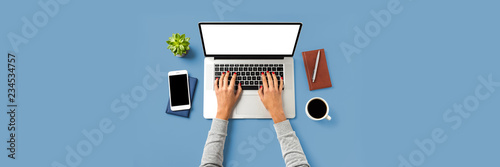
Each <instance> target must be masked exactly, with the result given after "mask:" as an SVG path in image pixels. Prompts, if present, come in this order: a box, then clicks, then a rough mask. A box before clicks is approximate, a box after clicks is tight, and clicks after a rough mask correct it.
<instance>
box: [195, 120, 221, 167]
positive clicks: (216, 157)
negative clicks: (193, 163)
mask: <svg viewBox="0 0 500 167" xmlns="http://www.w3.org/2000/svg"><path fill="white" fill-rule="evenodd" d="M227 124H228V121H227V120H222V119H218V118H214V119H213V120H212V127H211V129H210V131H209V132H208V137H207V142H206V143H205V148H204V149H203V156H202V158H201V165H200V167H207V166H210V167H222V162H223V160H224V143H225V141H226V136H227Z"/></svg>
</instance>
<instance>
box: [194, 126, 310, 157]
mask: <svg viewBox="0 0 500 167" xmlns="http://www.w3.org/2000/svg"><path fill="white" fill-rule="evenodd" d="M227 124H228V121H226V120H222V119H217V118H214V119H213V120H212V127H211V129H210V131H209V132H208V137H207V142H206V143H205V148H204V149H203V156H202V158H201V165H200V167H207V166H209V167H222V161H223V160H224V142H225V141H226V136H227ZM274 128H275V129H276V134H277V135H278V140H279V142H280V145H281V152H282V154H283V158H284V159H285V164H286V166H287V167H309V163H308V162H307V159H306V155H305V154H304V151H302V146H301V145H300V142H299V139H298V138H297V135H295V131H293V129H292V126H291V125H290V122H289V121H288V120H286V121H283V122H280V123H277V124H274Z"/></svg>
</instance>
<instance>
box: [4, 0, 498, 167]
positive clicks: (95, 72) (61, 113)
mask: <svg viewBox="0 0 500 167" xmlns="http://www.w3.org/2000/svg"><path fill="white" fill-rule="evenodd" d="M42 1H43V2H45V0H42ZM38 2H39V1H37V0H30V1H2V3H1V6H2V7H3V9H2V10H1V11H0V18H1V23H2V24H1V25H2V26H1V27H0V30H1V31H0V34H2V38H0V42H1V45H0V46H1V47H0V49H1V52H0V53H2V54H3V55H6V53H7V52H8V51H13V50H14V49H13V48H12V46H11V44H10V42H9V40H8V38H7V34H8V33H9V32H13V33H16V34H21V28H22V26H23V22H22V20H21V18H22V17H27V18H28V19H29V20H31V18H32V16H33V14H34V13H35V12H37V11H41V10H42V8H41V7H40V6H38ZM388 2H390V1H389V0H371V1H366V0H365V1H361V0H352V1H289V0H281V1H266V0H240V1H238V0H234V1H225V0H210V1H135V2H132V1H70V2H69V3H68V4H65V5H61V6H60V10H59V12H58V13H57V14H56V15H55V16H54V17H50V18H49V21H48V23H47V24H46V25H45V26H43V27H41V28H39V29H38V32H37V33H36V35H35V36H34V37H33V38H29V39H28V40H29V42H28V43H26V44H21V45H20V48H19V52H17V57H18V61H17V62H16V63H17V72H18V79H17V80H16V81H17V88H18V98H17V100H18V104H19V108H18V109H19V111H18V114H17V124H18V127H17V128H18V129H17V131H16V133H17V139H18V140H17V154H16V160H11V159H9V158H7V153H8V152H7V150H5V148H6V147H7V143H6V142H5V141H6V140H8V132H7V128H6V126H7V124H8V118H7V116H8V115H7V114H5V110H2V113H1V114H0V125H1V126H2V127H0V135H1V136H0V139H1V140H2V141H4V142H0V143H2V144H0V146H1V148H0V150H3V151H0V153H1V154H0V160H1V161H0V163H2V164H1V165H0V166H52V164H53V163H54V162H59V163H61V164H64V165H65V166H67V163H66V162H65V159H66V155H67V154H68V152H67V150H66V147H70V148H72V149H75V147H76V146H77V144H78V143H79V142H81V141H85V140H87V139H86V138H85V136H84V135H83V134H82V131H83V130H91V129H95V128H98V127H99V122H100V121H101V120H103V119H109V120H111V121H113V127H114V129H113V131H112V132H111V133H108V134H104V138H103V140H102V143H100V144H99V145H97V146H93V147H92V150H91V151H90V154H89V155H88V156H83V157H82V160H81V162H80V163H79V164H78V166H123V167H128V166H150V167H153V166H197V165H199V163H200V160H201V155H202V151H203V146H204V144H205V139H206V136H207V133H208V130H209V129H210V124H211V120H205V119H204V118H203V116H202V113H203V111H202V109H203V89H202V88H203V87H202V86H203V58H204V57H203V48H202V46H201V41H200V36H199V32H198V27H197V23H198V22H200V21H222V20H223V21H290V22H292V21H293V22H295V21H299V22H302V23H303V24H304V25H303V28H302V32H301V35H300V39H299V42H298V45H297V48H296V51H295V57H294V63H295V78H296V80H295V84H296V86H295V91H296V98H295V100H296V112H297V116H296V118H295V119H292V120H291V123H292V126H293V128H294V130H295V131H296V133H297V135H298V137H299V138H300V141H301V144H302V147H303V149H304V151H305V153H306V155H307V158H308V160H309V162H310V164H311V166H335V167H337V166H338V167H358V166H398V165H399V164H400V160H399V159H398V157H399V156H402V157H404V158H405V159H407V160H408V159H409V156H410V155H411V154H412V153H414V152H418V151H415V150H419V147H418V146H417V145H416V144H415V142H414V141H415V140H424V139H428V138H431V136H432V135H431V132H432V131H433V130H434V129H436V128H441V129H442V130H443V131H444V133H445V135H446V137H447V138H446V141H445V142H443V143H440V144H437V145H436V147H435V150H433V151H432V152H431V154H430V155H425V156H424V159H418V158H417V159H415V158H414V160H416V161H418V162H419V163H422V166H500V161H498V156H499V152H498V150H500V144H499V143H498V141H500V135H499V133H498V127H499V125H500V121H498V120H499V118H500V112H499V109H500V103H499V100H500V95H499V94H500V87H496V91H494V92H490V93H491V94H490V95H491V96H490V97H489V98H487V99H486V100H480V101H479V106H478V108H477V109H476V110H475V111H474V112H471V115H470V117H469V118H467V119H465V118H462V121H463V122H462V123H461V126H460V127H459V128H457V129H456V130H454V129H452V128H451V127H452V125H453V124H454V122H452V123H450V122H446V121H445V120H444V119H443V114H444V113H445V111H446V110H447V109H450V108H452V107H453V104H463V101H464V99H466V98H467V97H468V96H470V95H474V91H475V89H476V87H477V86H478V85H480V84H481V83H480V81H479V80H478V77H480V76H483V77H486V78H487V76H488V75H489V74H491V75H492V78H493V80H494V81H500V66H499V65H498V64H499V62H500V58H499V57H500V51H499V50H498V46H499V44H500V42H499V39H500V33H499V30H500V24H499V22H498V16H499V15H500V11H499V10H498V6H499V5H500V3H499V2H498V1H451V0H447V1H421V0H419V1H408V0H401V6H402V11H401V13H399V14H397V15H392V19H391V22H390V24H389V25H388V26H387V27H383V28H381V31H380V34H378V35H377V36H375V37H373V38H371V42H370V44H369V45H368V46H367V47H365V48H362V49H361V50H362V52H361V53H360V54H354V55H353V56H352V61H350V62H348V61H347V60H346V58H345V57H344V56H343V54H342V51H341V50H340V47H339V45H340V43H342V42H346V43H349V44H353V38H354V36H355V31H354V29H353V28H354V27H356V26H358V27H361V28H362V29H364V27H365V25H366V24H367V23H368V22H370V21H373V20H374V18H373V17H372V15H371V14H370V11H371V10H374V11H379V10H382V9H387V4H388ZM214 4H217V5H219V6H221V5H227V6H226V7H229V8H230V9H231V10H227V11H225V12H224V13H222V15H221V16H222V17H221V16H219V15H218V14H217V12H216V8H214ZM172 33H181V34H182V33H185V34H186V36H188V37H191V41H190V42H191V45H190V47H191V50H190V53H189V54H188V55H187V56H186V57H184V58H177V57H174V56H173V55H172V53H171V52H170V51H169V50H168V49H167V44H166V43H165V41H166V40H168V37H169V36H171V35H172ZM263 40H272V39H265V38H263ZM319 48H324V49H325V51H326V55H327V61H328V65H329V70H330V75H331V79H332V83H333V85H334V86H333V87H332V88H327V89H322V90H317V91H309V90H308V86H307V82H306V76H305V72H304V66H303V61H302V57H301V52H302V51H308V50H313V49H319ZM1 59H2V63H0V67H1V68H0V69H2V70H5V71H6V68H7V65H6V64H7V62H6V58H5V57H4V58H1ZM157 66H158V67H159V68H160V71H162V72H167V71H171V70H179V69H187V70H188V71H189V74H190V75H191V76H193V77H197V78H198V79H199V81H200V82H199V84H198V85H197V88H196V92H195V97H194V101H193V106H192V113H191V117H190V118H188V119H186V118H182V117H177V116H173V115H167V114H165V108H166V105H167V99H168V88H167V82H166V80H165V79H166V78H163V82H161V83H158V84H159V85H158V86H157V87H156V88H155V89H153V90H148V91H146V93H147V94H146V95H145V99H144V100H142V101H140V102H137V106H136V107H135V108H131V107H128V108H129V110H130V113H129V114H128V115H127V116H126V117H124V119H120V116H121V113H114V112H113V111H112V109H111V104H112V102H113V101H114V100H116V99H121V96H122V95H130V93H131V92H132V91H133V90H134V88H135V87H137V86H139V87H140V86H142V84H143V83H142V82H143V78H144V77H145V76H148V75H150V73H149V72H148V71H147V70H146V68H148V67H150V68H153V69H155V68H156V67H157ZM5 75H6V72H4V73H3V76H2V78H4V79H5V77H6V76H5ZM2 80H3V79H2ZM4 81H5V80H4ZM149 82H150V83H155V80H154V79H152V80H150V81H149ZM6 89H7V88H6V87H4V89H1V90H0V92H1V93H2V94H7V91H6ZM485 92H487V91H486V89H483V93H485ZM315 96H320V97H323V98H324V99H326V100H327V101H328V103H329V104H330V106H331V108H332V109H331V116H332V118H333V119H332V121H329V122H328V121H320V122H314V121H311V120H310V119H309V118H307V116H306V115H305V113H304V110H303V108H304V105H305V103H306V102H307V100H308V99H310V98H312V97H315ZM1 101H2V103H1V104H2V107H4V106H5V105H6V104H7V99H4V100H1ZM119 106H126V105H125V104H123V103H120V104H119ZM4 109H5V108H4ZM269 134H272V135H273V136H269ZM274 135H275V134H274V129H272V121H271V120H231V121H230V125H229V136H228V137H227V139H226V146H225V165H226V166H241V167H244V166H284V162H283V159H282V157H281V150H280V146H279V143H278V141H277V140H276V138H275V136H274ZM253 139H256V140H257V141H258V142H259V144H258V146H256V145H252V144H250V141H251V140H253ZM262 141H264V142H262ZM420 152H421V151H420Z"/></svg>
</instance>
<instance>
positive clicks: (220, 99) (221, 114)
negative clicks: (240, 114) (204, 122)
mask: <svg viewBox="0 0 500 167" xmlns="http://www.w3.org/2000/svg"><path fill="white" fill-rule="evenodd" d="M229 75H230V74H229V71H228V72H227V73H222V75H221V76H220V78H217V79H215V83H214V91H215V96H217V115H216V116H215V117H216V118H219V119H223V120H228V119H229V116H231V112H232V111H233V107H234V104H235V103H236V101H237V100H238V98H239V97H240V95H241V90H242V89H241V84H238V90H237V91H236V93H235V92H234V83H235V80H236V73H234V74H233V76H232V78H231V83H229V85H228V83H227V81H228V78H229Z"/></svg>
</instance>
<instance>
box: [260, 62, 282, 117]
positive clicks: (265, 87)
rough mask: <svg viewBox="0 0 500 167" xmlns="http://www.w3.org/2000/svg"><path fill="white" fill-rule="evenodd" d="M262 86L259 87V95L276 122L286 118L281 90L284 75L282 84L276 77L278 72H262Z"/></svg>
mask: <svg viewBox="0 0 500 167" xmlns="http://www.w3.org/2000/svg"><path fill="white" fill-rule="evenodd" d="M261 78H262V86H260V88H259V91H258V92H259V97H260V100H261V101H262V103H263V104H264V107H266V109H267V111H269V113H270V114H271V117H272V118H273V121H274V123H279V122H282V121H285V120H286V117H285V113H284V112H283V102H282V99H281V92H282V91H283V77H281V78H280V81H281V82H280V84H279V85H278V80H277V79H276V74H274V72H273V74H270V73H269V71H267V72H266V73H265V74H264V73H261Z"/></svg>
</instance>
